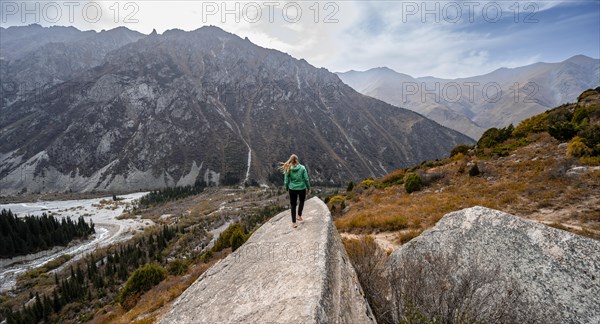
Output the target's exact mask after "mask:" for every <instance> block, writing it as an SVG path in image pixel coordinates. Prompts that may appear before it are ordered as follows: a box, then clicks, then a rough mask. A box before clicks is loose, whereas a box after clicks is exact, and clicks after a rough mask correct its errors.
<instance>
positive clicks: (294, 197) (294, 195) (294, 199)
mask: <svg viewBox="0 0 600 324" xmlns="http://www.w3.org/2000/svg"><path fill="white" fill-rule="evenodd" d="M289 193H290V205H291V207H292V222H294V223H295V222H296V205H297V204H298V197H300V205H298V215H300V216H302V209H304V200H305V199H306V189H304V190H290V191H289Z"/></svg>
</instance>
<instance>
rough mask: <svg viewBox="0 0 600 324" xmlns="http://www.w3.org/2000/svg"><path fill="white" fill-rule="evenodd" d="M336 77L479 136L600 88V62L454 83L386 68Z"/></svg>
mask: <svg viewBox="0 0 600 324" xmlns="http://www.w3.org/2000/svg"><path fill="white" fill-rule="evenodd" d="M338 75H339V76H340V78H341V79H342V81H344V82H345V83H347V84H348V85H350V86H352V87H353V88H354V89H356V90H357V91H359V92H360V93H363V94H366V95H368V96H372V97H374V98H377V99H381V100H383V101H385V102H388V103H390V104H393V105H396V106H399V107H405V108H408V109H411V110H413V111H416V112H418V113H421V114H423V115H425V116H426V117H428V118H431V119H433V120H435V121H437V122H438V123H440V124H442V125H444V126H447V127H449V128H452V129H454V130H457V131H460V132H462V133H464V134H466V135H469V136H470V137H472V138H479V137H480V136H481V134H483V132H484V131H485V130H486V129H488V128H491V127H504V126H507V125H509V124H511V123H512V124H515V125H516V124H518V123H519V122H520V121H521V120H523V119H525V118H527V117H531V116H533V115H536V114H539V113H541V112H543V111H545V110H547V109H549V108H552V107H555V106H558V105H560V104H563V103H567V102H574V101H575V100H576V99H577V96H578V95H579V94H580V93H581V92H582V91H583V90H585V89H589V88H594V87H597V86H598V85H599V84H600V60H598V59H593V58H589V57H586V56H583V55H578V56H574V57H572V58H570V59H568V60H565V61H563V62H560V63H536V64H532V65H528V66H524V67H519V68H514V69H507V68H502V69H499V70H496V71H494V72H491V73H489V74H486V75H481V76H475V77H470V78H462V79H452V80H449V79H438V78H433V77H424V78H413V77H411V76H408V75H406V74H402V73H397V72H395V71H393V70H390V69H387V68H377V69H372V70H369V71H365V72H357V71H349V72H346V73H338Z"/></svg>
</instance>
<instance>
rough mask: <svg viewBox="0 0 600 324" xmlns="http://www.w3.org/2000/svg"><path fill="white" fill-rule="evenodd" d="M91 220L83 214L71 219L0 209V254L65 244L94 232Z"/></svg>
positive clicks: (15, 254)
mask: <svg viewBox="0 0 600 324" xmlns="http://www.w3.org/2000/svg"><path fill="white" fill-rule="evenodd" d="M95 232H96V231H95V229H94V223H93V222H92V221H90V223H89V224H88V223H86V222H85V220H84V219H83V216H80V217H79V219H78V220H77V221H76V222H74V221H72V220H71V218H70V217H65V218H63V219H62V220H58V219H56V218H55V217H54V216H48V215H47V214H46V213H43V214H42V216H39V217H38V216H32V215H27V216H25V217H17V215H16V214H13V213H12V211H11V210H6V209H3V210H2V212H0V257H2V258H12V257H14V256H18V255H26V254H30V253H36V252H39V251H43V250H46V249H50V248H52V247H54V246H66V245H67V244H68V243H69V242H71V241H72V240H73V239H76V238H82V239H85V238H87V237H88V235H90V234H93V233H95Z"/></svg>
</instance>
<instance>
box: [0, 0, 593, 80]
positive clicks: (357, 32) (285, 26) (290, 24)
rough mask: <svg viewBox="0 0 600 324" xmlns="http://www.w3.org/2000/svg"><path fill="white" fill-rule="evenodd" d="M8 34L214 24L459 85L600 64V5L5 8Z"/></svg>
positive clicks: (316, 60)
mask: <svg viewBox="0 0 600 324" xmlns="http://www.w3.org/2000/svg"><path fill="white" fill-rule="evenodd" d="M0 3H1V6H0V16H1V17H0V19H1V25H2V27H8V26H15V25H28V24H32V23H38V24H40V25H42V26H52V25H62V26H74V27H76V28H78V29H81V30H90V29H93V30H96V31H101V30H103V29H105V30H107V29H112V28H115V27H118V26H125V27H127V28H129V29H132V30H137V31H140V32H142V33H145V34H148V33H150V32H151V31H152V30H153V29H156V30H157V32H158V33H163V32H164V31H166V30H168V29H174V28H178V29H183V30H195V29H197V28H200V27H202V26H205V25H215V26H218V27H221V28H223V29H224V30H226V31H228V32H231V33H234V34H237V35H238V36H240V37H248V38H249V39H250V41H252V42H253V43H255V44H257V45H260V46H263V47H267V48H274V49H277V50H280V51H283V52H286V53H288V54H290V55H292V56H294V57H296V58H298V59H300V58H303V59H305V60H306V61H308V62H309V63H311V64H312V65H314V66H317V67H324V68H327V69H328V70H330V71H332V72H345V71H348V70H357V71H364V70H368V69H370V68H375V67H382V66H385V67H389V68H392V69H394V70H396V71H398V72H401V73H406V74H409V75H411V76H413V77H423V76H435V77H440V78H459V77H468V76H475V75H481V74H485V73H489V72H491V71H493V70H496V69H498V68H501V67H518V66H523V65H528V64H532V63H535V62H559V61H563V60H565V59H567V58H569V57H571V56H574V55H578V54H583V55H587V56H590V57H593V58H600V0H581V1H578V0H574V1H520V0H509V1H442V0H439V1H436V0H417V1H412V0H411V1H395V0H387V1H270V0H266V1H191V0H187V1H177V0H175V1H165V0H145V1H114V0H113V1H79V2H77V1H72V0H66V1H22V0H20V1H9V0H0Z"/></svg>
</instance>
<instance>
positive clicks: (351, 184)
mask: <svg viewBox="0 0 600 324" xmlns="http://www.w3.org/2000/svg"><path fill="white" fill-rule="evenodd" d="M352 189H354V182H352V181H350V182H348V187H346V191H348V192H350V191H352Z"/></svg>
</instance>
